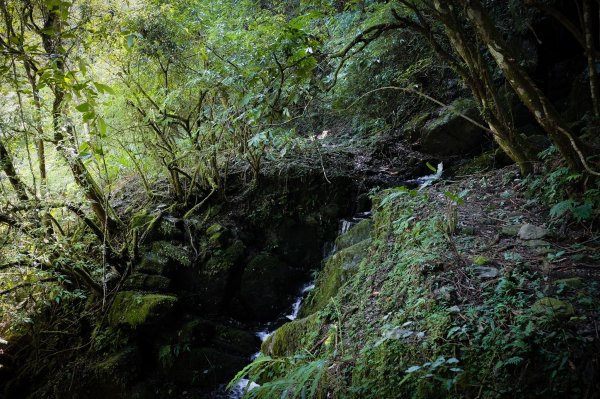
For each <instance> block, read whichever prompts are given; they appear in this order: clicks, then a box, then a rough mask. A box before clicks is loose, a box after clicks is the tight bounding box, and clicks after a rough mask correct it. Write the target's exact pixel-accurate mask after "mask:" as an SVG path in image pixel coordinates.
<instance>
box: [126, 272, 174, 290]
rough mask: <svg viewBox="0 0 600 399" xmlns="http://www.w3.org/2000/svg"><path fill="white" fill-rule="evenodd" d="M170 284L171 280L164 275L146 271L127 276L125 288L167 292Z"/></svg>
mask: <svg viewBox="0 0 600 399" xmlns="http://www.w3.org/2000/svg"><path fill="white" fill-rule="evenodd" d="M170 284H171V280H170V279H169V278H167V277H164V276H160V275H156V274H146V273H132V274H131V275H130V276H129V277H128V278H127V281H126V283H125V289H127V290H142V291H154V292H166V291H168V289H169V286H170Z"/></svg>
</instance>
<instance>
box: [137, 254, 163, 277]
mask: <svg viewBox="0 0 600 399" xmlns="http://www.w3.org/2000/svg"><path fill="white" fill-rule="evenodd" d="M168 269H169V259H167V258H166V257H162V256H160V255H158V254H156V253H154V252H147V253H146V254H145V255H144V257H143V258H142V261H141V263H140V264H139V266H138V267H137V268H136V269H135V270H136V271H138V272H140V273H146V274H157V275H163V276H165V275H167V274H169V273H168V272H169V270H168Z"/></svg>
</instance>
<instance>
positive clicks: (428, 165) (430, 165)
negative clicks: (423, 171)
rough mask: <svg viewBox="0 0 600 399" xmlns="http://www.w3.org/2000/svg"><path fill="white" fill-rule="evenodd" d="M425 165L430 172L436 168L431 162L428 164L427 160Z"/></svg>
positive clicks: (435, 170)
mask: <svg viewBox="0 0 600 399" xmlns="http://www.w3.org/2000/svg"><path fill="white" fill-rule="evenodd" d="M425 165H427V167H428V168H429V170H431V171H432V172H434V173H435V172H437V168H436V167H435V166H433V165H432V164H430V163H429V162H427V163H426V164H425Z"/></svg>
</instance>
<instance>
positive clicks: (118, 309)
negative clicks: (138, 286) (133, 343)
mask: <svg viewBox="0 0 600 399" xmlns="http://www.w3.org/2000/svg"><path fill="white" fill-rule="evenodd" d="M176 301H177V298H176V297H175V296H172V295H159V294H142V293H139V292H136V291H121V292H119V293H118V294H117V295H116V297H115V300H114V302H113V304H112V306H111V308H110V312H109V314H108V322H109V324H110V325H111V326H128V327H137V326H140V325H148V324H152V323H157V322H159V321H160V320H161V319H162V318H163V317H164V316H165V315H166V314H167V313H168V311H169V310H170V309H171V308H172V307H173V305H174V304H175V302H176Z"/></svg>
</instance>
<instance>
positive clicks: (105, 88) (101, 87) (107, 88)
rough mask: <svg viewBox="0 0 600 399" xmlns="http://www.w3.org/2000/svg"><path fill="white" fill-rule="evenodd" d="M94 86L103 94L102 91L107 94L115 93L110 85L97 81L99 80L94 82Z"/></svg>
mask: <svg viewBox="0 0 600 399" xmlns="http://www.w3.org/2000/svg"><path fill="white" fill-rule="evenodd" d="M94 86H95V87H96V90H98V91H99V92H100V93H102V94H104V93H108V94H115V91H114V90H113V89H112V87H110V86H108V85H105V84H102V83H99V82H94Z"/></svg>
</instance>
